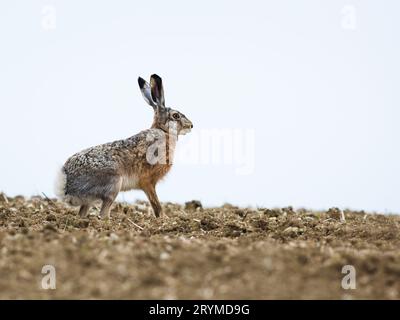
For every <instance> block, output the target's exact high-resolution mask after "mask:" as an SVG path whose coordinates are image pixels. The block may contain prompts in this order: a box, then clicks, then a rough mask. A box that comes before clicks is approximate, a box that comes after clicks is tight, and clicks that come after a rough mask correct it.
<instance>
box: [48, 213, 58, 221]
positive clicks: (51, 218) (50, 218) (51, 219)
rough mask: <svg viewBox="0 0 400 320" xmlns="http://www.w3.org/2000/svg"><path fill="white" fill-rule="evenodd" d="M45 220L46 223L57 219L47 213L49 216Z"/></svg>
mask: <svg viewBox="0 0 400 320" xmlns="http://www.w3.org/2000/svg"><path fill="white" fill-rule="evenodd" d="M46 220H47V221H56V220H57V219H56V215H55V214H53V213H49V214H48V215H47V216H46Z"/></svg>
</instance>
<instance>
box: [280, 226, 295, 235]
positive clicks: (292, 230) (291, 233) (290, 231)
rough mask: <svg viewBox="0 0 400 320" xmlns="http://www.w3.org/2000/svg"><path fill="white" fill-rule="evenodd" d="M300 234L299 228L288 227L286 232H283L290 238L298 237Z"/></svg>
mask: <svg viewBox="0 0 400 320" xmlns="http://www.w3.org/2000/svg"><path fill="white" fill-rule="evenodd" d="M298 233H299V228H297V227H287V228H286V229H285V230H283V234H285V235H289V236H297V234H298Z"/></svg>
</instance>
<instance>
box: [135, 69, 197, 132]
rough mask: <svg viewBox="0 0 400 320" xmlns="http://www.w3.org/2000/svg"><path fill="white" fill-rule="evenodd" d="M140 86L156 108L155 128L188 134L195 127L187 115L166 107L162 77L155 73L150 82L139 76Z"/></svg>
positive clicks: (144, 95)
mask: <svg viewBox="0 0 400 320" xmlns="http://www.w3.org/2000/svg"><path fill="white" fill-rule="evenodd" d="M138 82H139V87H140V90H141V91H142V94H143V98H144V100H146V102H147V103H148V104H149V105H150V106H152V107H153V109H154V121H153V125H152V127H153V128H159V129H161V130H163V131H165V132H171V130H172V131H173V132H176V133H177V134H186V133H188V132H190V130H191V129H192V128H193V124H192V122H191V121H190V120H189V119H188V118H186V116H185V115H184V114H183V113H181V112H179V111H177V110H174V109H171V108H167V107H165V99H164V89H163V84H162V80H161V78H160V77H159V76H158V75H156V74H153V75H152V76H151V77H150V84H148V83H147V82H146V81H145V80H144V79H142V78H140V77H139V78H138Z"/></svg>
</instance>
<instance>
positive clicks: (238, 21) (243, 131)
mask: <svg viewBox="0 0 400 320" xmlns="http://www.w3.org/2000/svg"><path fill="white" fill-rule="evenodd" d="M399 12H400V4H399V2H398V1H394V0H393V1H367V0H363V1H340V0H337V1H319V0H315V1H311V0H302V1H299V0H293V1H288V0H287V1H282V0H279V1H278V0H275V1H252V0H247V1H214V0H213V1H197V2H193V1H183V0H182V1H77V0H68V1H67V0H63V1H61V0H59V1H55V0H48V1H39V0H37V1H22V0H17V1H15V0H12V1H11V0H3V1H1V3H0V41H1V45H0V46H1V47H0V48H1V49H0V58H1V59H0V86H1V90H0V108H1V113H0V119H1V125H0V135H1V149H0V150H1V151H0V152H1V157H0V164H1V165H0V190H3V191H4V192H6V193H7V194H9V195H16V194H23V195H27V196H28V195H33V194H40V193H41V192H45V193H46V194H48V195H49V196H53V195H54V193H53V184H54V177H55V175H56V172H57V170H58V169H59V168H60V167H61V166H62V164H63V163H64V162H65V160H66V159H67V158H68V157H69V156H70V155H72V154H73V153H75V152H77V151H80V150H81V149H84V148H87V147H89V146H93V145H96V144H100V143H104V142H109V141H113V140H116V139H121V138H126V137H129V136H131V135H134V134H135V133H137V132H139V131H140V130H142V129H145V128H148V127H149V126H150V125H151V121H152V109H151V108H150V107H149V106H148V105H146V103H145V102H144V101H143V99H142V96H141V94H140V91H139V88H138V86H137V77H138V76H139V75H140V76H142V77H145V78H148V77H149V76H150V74H152V73H157V74H159V75H160V76H162V78H163V80H164V89H165V96H166V104H167V106H170V107H173V108H176V109H178V110H180V111H181V112H183V113H184V114H186V116H187V117H188V118H189V119H191V120H192V122H193V124H194V130H193V131H192V133H190V134H189V135H186V136H183V137H182V138H180V139H179V149H178V151H177V152H178V155H179V157H178V159H177V160H176V163H175V167H174V168H173V170H172V171H171V172H170V174H169V176H168V177H167V178H166V179H165V181H163V182H162V183H161V184H160V185H159V186H158V190H159V197H160V199H161V201H173V202H180V203H183V202H185V201H188V200H192V199H199V200H201V201H202V202H203V204H204V205H208V206H211V205H220V204H222V203H224V202H230V203H233V204H238V205H249V206H265V207H274V206H287V205H293V206H295V207H307V208H313V209H320V208H328V207H331V206H338V207H341V208H354V209H365V210H378V211H380V212H396V213H399V212H400V201H399V198H400V197H399V192H400V171H399V165H400V151H399V137H400V125H399V120H400V111H399V107H400V91H399V84H400V76H399V75H400V59H399V57H400V45H399V40H400V35H399V33H400V19H399V18H400V17H399V15H400V13H399ZM213 136H214V137H218V136H220V137H221V139H219V140H220V142H218V141H216V140H215V139H214V140H212V137H213ZM210 137H211V138H210ZM217 140H218V138H217ZM221 141H222V142H221ZM179 152H180V153H179ZM218 154H219V155H218ZM178 160H179V161H178ZM137 198H140V199H144V195H143V194H142V192H141V191H131V192H129V193H125V194H123V195H122V196H121V197H120V199H121V200H126V201H128V200H129V201H131V200H134V199H137Z"/></svg>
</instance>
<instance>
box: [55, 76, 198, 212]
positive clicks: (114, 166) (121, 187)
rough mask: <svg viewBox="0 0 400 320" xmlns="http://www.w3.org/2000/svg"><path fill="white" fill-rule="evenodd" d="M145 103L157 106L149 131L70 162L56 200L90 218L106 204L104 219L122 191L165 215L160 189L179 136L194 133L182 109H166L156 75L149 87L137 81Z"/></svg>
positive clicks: (169, 166) (141, 81)
mask: <svg viewBox="0 0 400 320" xmlns="http://www.w3.org/2000/svg"><path fill="white" fill-rule="evenodd" d="M138 83H139V87H140V90H141V92H142V94H143V97H144V99H145V100H146V102H147V103H148V104H149V105H150V106H152V107H153V110H154V120H153V124H152V126H151V128H150V129H147V130H144V131H141V132H140V133H138V134H136V135H134V136H132V137H130V138H127V139H125V140H118V141H114V142H110V143H106V144H102V145H99V146H95V147H92V148H89V149H86V150H83V151H81V152H79V153H77V154H75V155H73V156H72V157H70V158H69V159H68V160H67V161H66V163H65V164H64V166H63V167H62V169H61V172H60V174H59V177H58V181H57V182H58V183H57V186H58V187H57V190H56V193H57V195H58V196H59V197H60V198H62V199H63V200H64V201H66V202H68V203H69V204H71V205H73V206H80V210H79V214H80V215H81V216H86V215H87V214H88V211H89V209H90V207H91V206H92V205H93V203H94V202H95V201H98V200H100V201H102V206H101V210H100V217H102V218H103V217H109V215H110V209H111V205H112V203H113V202H114V200H115V198H116V197H117V195H118V193H119V192H120V191H128V190H132V189H140V190H143V191H144V192H145V194H146V195H147V198H148V199H149V201H150V204H151V206H152V208H153V211H154V214H155V215H156V216H157V217H159V216H162V208H161V205H160V202H159V200H158V197H157V193H156V189H155V187H156V184H157V182H158V181H160V179H162V178H163V177H164V176H165V175H166V174H167V173H168V171H169V170H170V169H171V166H172V157H173V153H174V149H175V143H176V141H177V139H178V135H180V134H185V133H187V132H189V131H190V130H191V129H192V128H193V124H192V122H191V121H190V120H189V119H188V118H186V116H185V115H184V114H182V113H180V112H179V111H177V110H173V109H171V108H166V107H165V99H164V90H163V84H162V80H161V78H160V77H159V76H158V75H156V74H153V75H152V76H151V78H150V84H149V83H147V82H146V81H145V80H143V79H142V78H140V77H139V78H138Z"/></svg>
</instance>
